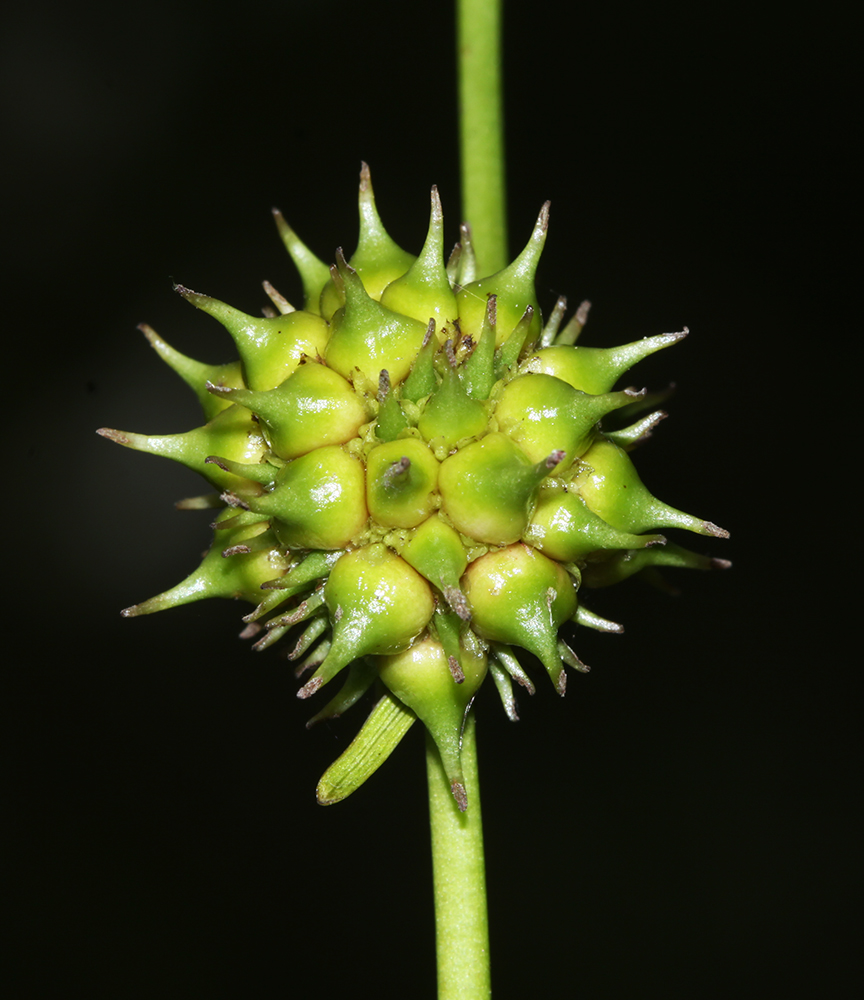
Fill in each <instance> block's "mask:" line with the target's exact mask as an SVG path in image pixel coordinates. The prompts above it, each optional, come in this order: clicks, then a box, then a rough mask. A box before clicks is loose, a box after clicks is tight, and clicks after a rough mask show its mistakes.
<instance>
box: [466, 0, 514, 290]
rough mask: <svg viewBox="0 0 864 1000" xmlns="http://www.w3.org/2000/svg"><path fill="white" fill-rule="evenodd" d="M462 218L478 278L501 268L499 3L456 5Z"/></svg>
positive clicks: (471, 0)
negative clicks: (467, 228)
mask: <svg viewBox="0 0 864 1000" xmlns="http://www.w3.org/2000/svg"><path fill="white" fill-rule="evenodd" d="M456 24H457V32H456V44H457V48H458V67H459V70H458V71H459V130H460V131H459V148H460V159H461V166H462V174H461V181H462V217H463V219H466V220H467V221H468V223H469V224H470V225H471V230H472V233H473V239H474V247H475V252H476V254H477V265H478V273H479V274H493V273H494V272H496V271H500V270H501V269H502V268H503V267H505V266H506V264H507V219H506V208H505V206H506V196H505V176H504V114H503V100H502V89H503V88H502V79H501V0H457V3H456Z"/></svg>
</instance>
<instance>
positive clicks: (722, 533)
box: [702, 521, 729, 538]
mask: <svg viewBox="0 0 864 1000" xmlns="http://www.w3.org/2000/svg"><path fill="white" fill-rule="evenodd" d="M702 530H703V532H704V533H705V534H706V535H713V536H714V537H715V538H729V532H728V531H727V530H726V529H725V528H720V527H718V525H716V524H713V523H712V522H711V521H703V522H702Z"/></svg>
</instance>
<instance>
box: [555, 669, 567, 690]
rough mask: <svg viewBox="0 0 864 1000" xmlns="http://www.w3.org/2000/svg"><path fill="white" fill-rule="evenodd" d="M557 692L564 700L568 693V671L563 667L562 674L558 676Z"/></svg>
mask: <svg viewBox="0 0 864 1000" xmlns="http://www.w3.org/2000/svg"><path fill="white" fill-rule="evenodd" d="M555 690H556V691H557V692H558V694H560V695H561V697H562V698H563V697H564V695H565V694H566V693H567V671H566V670H565V669H564V668H563V667H562V668H561V673H560V674H558V680H557V681H556V682H555Z"/></svg>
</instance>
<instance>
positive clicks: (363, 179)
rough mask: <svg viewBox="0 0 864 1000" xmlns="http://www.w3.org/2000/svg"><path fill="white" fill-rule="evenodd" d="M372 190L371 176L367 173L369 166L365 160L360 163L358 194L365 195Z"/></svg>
mask: <svg viewBox="0 0 864 1000" xmlns="http://www.w3.org/2000/svg"><path fill="white" fill-rule="evenodd" d="M371 188H372V175H371V173H370V171H369V164H368V163H367V162H366V161H365V160H361V161H360V193H361V194H365V193H366V192H367V191H370V190H371Z"/></svg>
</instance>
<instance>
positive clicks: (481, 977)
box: [426, 712, 491, 1000]
mask: <svg viewBox="0 0 864 1000" xmlns="http://www.w3.org/2000/svg"><path fill="white" fill-rule="evenodd" d="M426 767H427V773H428V776H429V819H430V824H431V827H432V872H433V878H434V882H435V946H436V952H437V956H438V1000H488V998H489V996H490V992H491V986H490V976H489V929H488V921H487V916H486V869H485V863H484V858H483V822H482V819H481V816H480V785H479V782H478V775H477V744H476V741H475V732H474V713H473V712H471V713H470V714H469V716H468V720H467V722H466V724H465V732H464V733H463V736H462V768H463V772H464V775H465V791H466V792H467V795H468V808H467V809H466V810H465V812H464V813H463V812H460V811H459V807H458V806H457V805H456V800H455V799H454V798H453V794H452V792H451V791H450V781H449V779H448V777H447V775H446V774H445V773H444V768H443V766H442V764H441V757H440V756H439V754H438V750H437V748H436V746H435V743H434V741H433V740H432V738H431V737H430V736H429V734H428V732H427V734H426Z"/></svg>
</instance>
